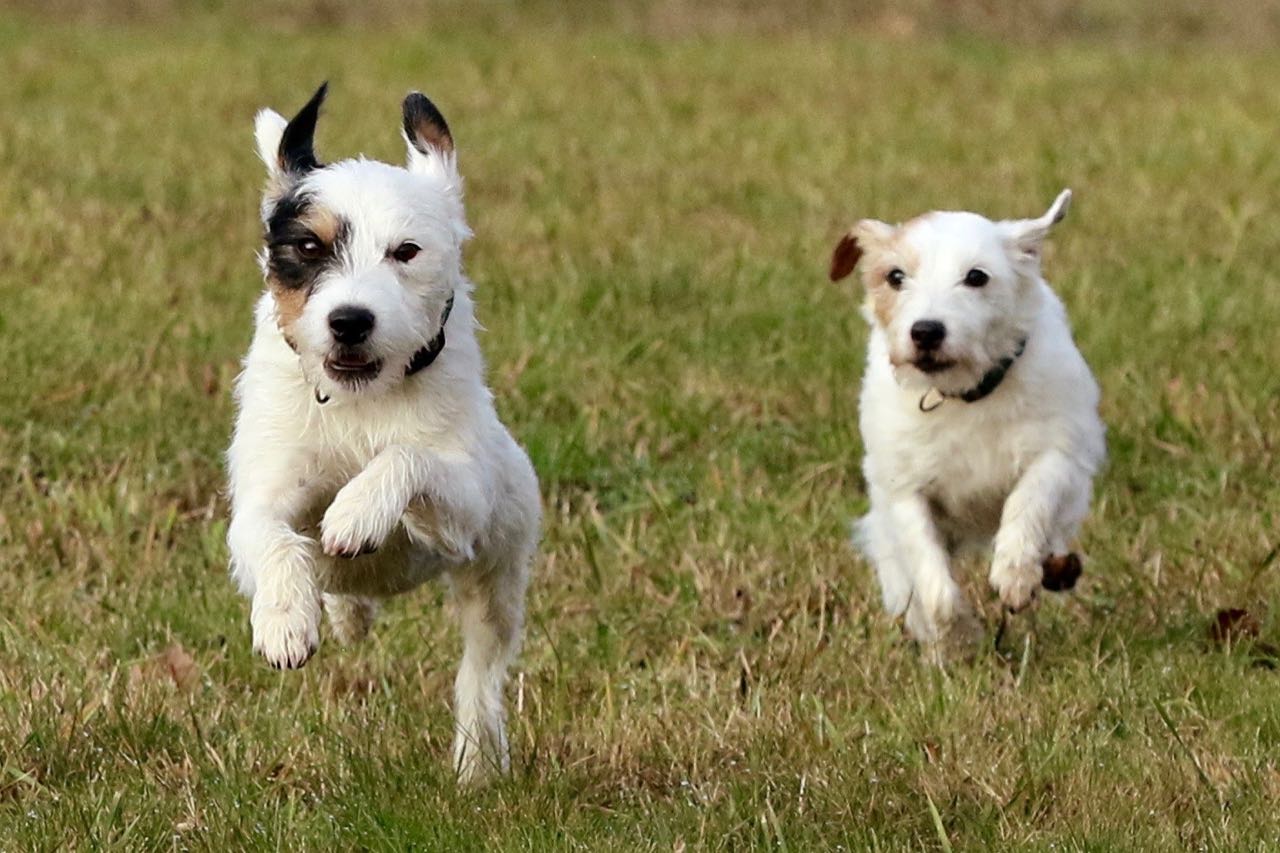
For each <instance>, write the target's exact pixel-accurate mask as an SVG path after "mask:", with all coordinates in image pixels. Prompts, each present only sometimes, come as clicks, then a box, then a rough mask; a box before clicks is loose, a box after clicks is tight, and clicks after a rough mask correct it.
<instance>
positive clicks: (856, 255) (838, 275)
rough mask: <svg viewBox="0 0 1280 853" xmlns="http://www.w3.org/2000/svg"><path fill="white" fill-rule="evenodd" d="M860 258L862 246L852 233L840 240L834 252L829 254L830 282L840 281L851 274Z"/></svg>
mask: <svg viewBox="0 0 1280 853" xmlns="http://www.w3.org/2000/svg"><path fill="white" fill-rule="evenodd" d="M861 258H862V246H861V245H860V244H859V243H858V238H857V237H856V236H855V235H854V233H853V232H852V231H850V232H849V233H848V234H845V235H844V236H843V237H841V238H840V242H839V243H836V250H835V251H834V252H832V253H831V280H832V281H839V280H840V279H842V278H844V277H845V276H847V275H848V274H849V273H851V272H853V268H854V267H856V266H857V265H858V261H859V260H860V259H861Z"/></svg>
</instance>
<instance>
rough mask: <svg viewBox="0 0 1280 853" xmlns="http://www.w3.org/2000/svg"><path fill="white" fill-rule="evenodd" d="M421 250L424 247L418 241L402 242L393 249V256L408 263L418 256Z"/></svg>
mask: <svg viewBox="0 0 1280 853" xmlns="http://www.w3.org/2000/svg"><path fill="white" fill-rule="evenodd" d="M421 251H422V249H421V248H420V247H419V246H418V244H417V243H401V244H400V245H399V246H396V247H395V249H393V250H392V251H391V257H393V258H395V259H396V260H397V261H399V262H400V263H402V264H407V263H409V261H411V260H413V259H414V258H416V257H418V252H421Z"/></svg>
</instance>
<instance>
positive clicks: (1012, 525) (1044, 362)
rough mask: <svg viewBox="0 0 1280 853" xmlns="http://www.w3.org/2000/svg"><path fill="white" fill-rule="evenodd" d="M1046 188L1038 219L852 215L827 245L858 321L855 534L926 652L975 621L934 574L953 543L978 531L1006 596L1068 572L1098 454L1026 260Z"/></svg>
mask: <svg viewBox="0 0 1280 853" xmlns="http://www.w3.org/2000/svg"><path fill="white" fill-rule="evenodd" d="M1070 201H1071V193H1070V191H1068V190H1064V191H1063V193H1062V194H1061V195H1059V196H1058V198H1057V200H1056V201H1054V203H1053V206H1052V207H1050V208H1049V210H1048V212H1047V213H1045V214H1044V216H1041V217H1040V218H1038V219H1023V220H1013V221H1003V222H992V221H991V220H989V219H986V218H984V217H982V216H979V215H977V214H974V213H954V212H937V213H928V214H925V215H924V216H920V217H918V218H916V219H913V220H911V221H910V222H907V223H905V224H903V225H899V226H892V225H888V224H886V223H884V222H878V221H875V220H869V219H868V220H863V221H861V222H859V223H858V224H857V225H855V226H854V227H853V229H852V230H851V231H850V232H849V233H848V234H847V235H846V236H845V237H844V238H843V239H842V240H841V241H840V243H839V245H837V246H836V249H835V253H834V255H833V257H832V261H831V278H832V280H833V281H835V280H838V279H841V278H844V277H845V276H847V275H848V274H849V273H850V272H852V271H853V269H854V267H855V266H860V267H861V270H862V280H863V282H864V284H865V286H866V303H865V308H864V311H863V313H864V314H865V316H866V317H867V320H868V322H870V324H871V338H870V343H869V346H868V352H867V367H866V375H865V377H864V379H863V385H862V396H861V402H860V425H861V431H862V438H863V443H864V446H865V452H866V456H865V458H864V460H863V473H864V476H865V477H866V481H867V487H868V491H869V496H870V498H871V510H870V512H869V513H868V514H867V515H866V516H865V517H864V518H862V519H861V520H860V521H859V522H858V524H857V525H856V528H855V541H856V543H857V544H858V545H859V546H860V547H861V549H862V550H863V552H864V553H865V554H866V555H867V557H868V558H869V559H870V560H871V562H872V563H873V564H874V566H875V569H876V574H877V576H878V578H879V581H880V589H881V593H882V595H883V599H884V605H885V608H886V609H887V610H888V611H889V613H891V614H892V615H894V616H901V615H904V614H905V616H906V626H907V629H908V631H909V632H910V633H911V635H912V636H913V637H915V639H916V640H918V641H919V642H920V643H921V644H923V645H924V646H925V647H926V648H928V649H929V650H930V651H931V652H932V653H933V654H934V655H935V656H936V657H937V658H938V659H943V658H945V657H948V656H951V655H954V654H963V653H965V652H968V651H970V650H972V648H973V644H974V643H975V642H976V641H977V640H978V639H979V638H980V637H981V635H982V633H983V632H982V625H981V623H980V622H979V620H978V619H977V617H976V616H975V614H974V610H973V608H972V607H971V606H970V604H969V602H968V601H967V600H966V598H965V596H964V593H963V592H962V591H961V589H960V586H959V585H958V584H957V583H956V580H955V578H954V577H953V576H952V574H951V560H952V558H953V557H954V556H955V554H956V553H957V552H958V551H959V550H960V549H961V548H962V547H964V546H969V545H978V546H991V547H992V550H993V553H992V560H991V573H990V581H991V585H992V587H994V588H995V591H996V592H997V593H998V594H999V596H1000V600H1001V602H1002V603H1003V604H1004V605H1005V606H1006V607H1008V608H1009V609H1010V610H1014V611H1016V610H1020V609H1022V608H1024V607H1026V606H1027V605H1028V604H1030V603H1031V601H1032V598H1033V597H1034V596H1035V594H1036V591H1037V590H1038V589H1039V587H1040V586H1041V585H1042V584H1043V585H1044V586H1046V587H1047V588H1050V589H1062V588H1070V587H1071V586H1072V585H1073V584H1074V582H1075V578H1076V576H1077V575H1078V574H1079V572H1080V564H1079V560H1078V558H1076V557H1075V555H1074V554H1072V553H1071V552H1070V547H1071V544H1072V542H1073V540H1074V539H1075V536H1076V533H1077V531H1078V530H1079V527H1080V523H1081V522H1082V521H1083V520H1084V517H1085V515H1086V514H1087V513H1088V510H1089V502H1090V497H1091V492H1092V484H1093V477H1094V475H1095V474H1096V473H1097V471H1098V469H1099V467H1100V466H1101V464H1102V462H1103V460H1104V458H1105V456H1106V443H1105V428H1104V427H1103V424H1102V421H1101V419H1100V418H1099V417H1098V385H1097V383H1096V382H1095V381H1094V379H1093V376H1092V374H1091V373H1090V372H1089V367H1088V365H1086V364H1085V361H1084V358H1083V356H1081V354H1080V351H1079V350H1078V349H1076V346H1075V343H1074V341H1073V340H1072V337H1071V329H1070V327H1069V326H1068V324H1067V316H1066V311H1065V310H1064V309H1063V306H1062V303H1061V302H1060V301H1059V300H1058V297H1057V296H1056V295H1055V294H1054V293H1053V291H1052V290H1050V288H1049V285H1048V284H1047V283H1046V282H1045V280H1044V279H1043V278H1042V277H1041V274H1040V250H1041V246H1042V244H1043V242H1044V239H1045V237H1046V235H1048V233H1049V229H1050V228H1051V227H1052V226H1053V225H1054V224H1055V223H1057V222H1058V221H1060V220H1061V219H1062V217H1063V216H1064V215H1065V214H1066V212H1067V206H1068V204H1069V203H1070Z"/></svg>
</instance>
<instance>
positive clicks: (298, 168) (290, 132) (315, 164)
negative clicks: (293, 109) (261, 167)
mask: <svg viewBox="0 0 1280 853" xmlns="http://www.w3.org/2000/svg"><path fill="white" fill-rule="evenodd" d="M328 90H329V84H328V82H324V83H321V84H320V88H319V89H316V93H315V94H314V95H312V96H311V100H309V101H307V105H306V106H304V107H303V108H302V109H300V110H298V114H297V115H296V116H294V117H293V118H292V119H290V121H289V123H288V124H287V125H285V128H284V134H283V135H282V136H281V137H280V148H279V151H278V155H279V159H280V169H281V171H283V172H292V173H299V172H310V171H311V170H312V169H318V168H320V161H318V160H317V159H316V152H315V137H316V119H318V118H319V117H320V105H321V104H323V103H324V96H325V93H326V92H328Z"/></svg>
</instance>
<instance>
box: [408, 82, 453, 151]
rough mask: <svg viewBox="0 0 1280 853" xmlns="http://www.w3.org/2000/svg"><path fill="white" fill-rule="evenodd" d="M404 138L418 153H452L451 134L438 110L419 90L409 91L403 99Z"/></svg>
mask: <svg viewBox="0 0 1280 853" xmlns="http://www.w3.org/2000/svg"><path fill="white" fill-rule="evenodd" d="M404 138H405V139H406V140H407V141H408V143H409V144H410V145H412V146H413V147H414V149H415V150H417V152H418V153H419V154H422V155H424V156H427V157H430V156H431V155H432V154H441V155H448V154H452V153H453V135H452V134H451V133H449V123H448V122H446V121H445V120H444V116H443V115H441V114H440V110H439V109H437V108H436V105H435V104H433V103H431V100H430V99H429V98H428V97H427V96H426V95H424V94H422V93H421V92H410V93H409V94H408V95H407V96H406V97H405V99H404Z"/></svg>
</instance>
